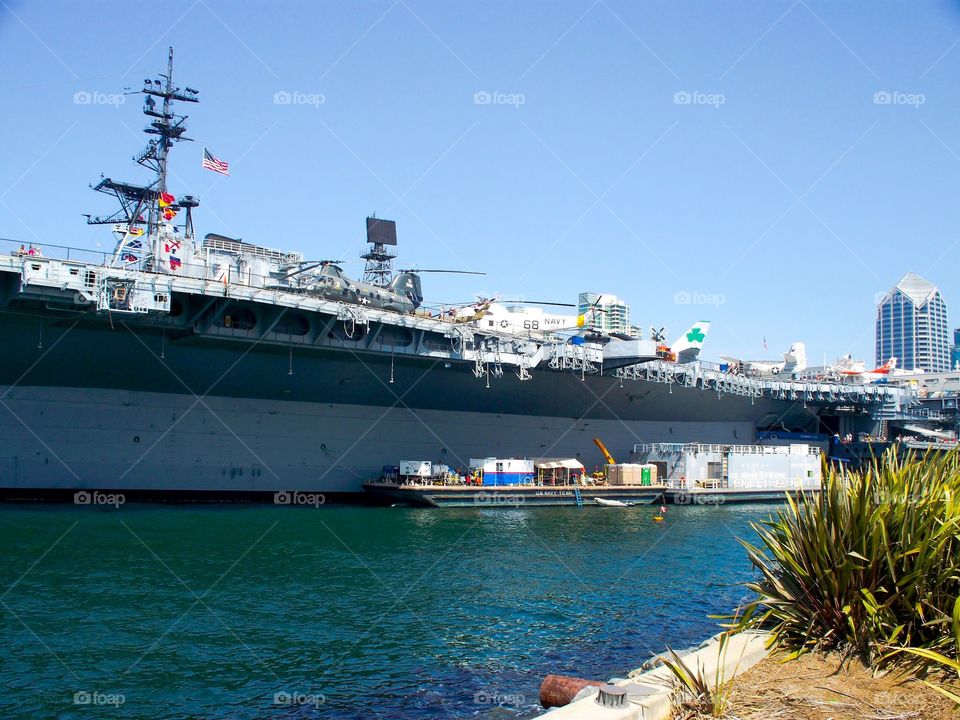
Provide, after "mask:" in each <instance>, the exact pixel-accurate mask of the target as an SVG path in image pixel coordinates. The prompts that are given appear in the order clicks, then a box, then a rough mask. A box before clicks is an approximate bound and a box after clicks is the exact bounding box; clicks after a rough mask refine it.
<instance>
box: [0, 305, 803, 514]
mask: <svg viewBox="0 0 960 720" xmlns="http://www.w3.org/2000/svg"><path fill="white" fill-rule="evenodd" d="M0 330H2V334H3V337H4V338H5V349H4V353H3V357H2V358H0V379H2V381H3V383H4V385H3V386H2V389H0V398H2V403H0V404H2V405H3V406H4V407H3V408H0V433H2V437H3V439H4V443H3V449H2V450H0V489H2V491H3V494H4V495H6V496H13V497H25V496H30V494H31V491H47V490H51V491H54V490H60V491H70V490H77V489H83V488H88V489H104V490H108V489H115V490H120V491H125V492H130V493H133V492H136V491H143V492H145V493H151V492H156V493H166V494H168V495H169V494H172V495H177V494H182V495H184V496H185V497H186V496H189V495H190V494H191V493H193V494H195V493H201V494H202V493H233V494H244V493H252V494H256V493H272V492H277V491H283V490H298V491H304V492H307V491H312V492H323V493H360V492H361V486H362V484H363V483H364V482H367V481H370V480H372V479H376V478H377V477H379V476H380V474H381V471H382V467H383V466H384V465H394V464H396V463H397V462H399V460H401V459H431V460H440V461H443V462H446V463H447V464H449V465H451V466H453V467H456V466H463V467H465V466H466V465H467V462H468V460H469V458H471V457H486V456H503V457H543V456H571V457H572V456H578V457H580V458H581V459H582V461H583V462H584V463H585V464H586V466H587V467H588V468H592V467H593V466H595V465H600V464H601V463H602V462H603V459H602V458H601V457H600V455H599V453H598V451H597V450H596V448H595V447H594V445H593V438H594V437H597V436H599V437H602V438H603V439H604V441H605V442H606V444H607V445H608V446H609V447H610V448H611V450H613V452H614V453H615V454H619V455H621V457H625V456H626V455H627V453H628V452H629V449H630V448H632V446H633V445H634V444H635V443H638V442H657V441H665V442H694V441H697V442H717V443H724V442H729V443H748V442H752V441H753V439H754V437H755V432H756V427H757V426H758V424H762V425H764V426H765V425H773V424H776V422H777V421H778V420H779V421H791V420H796V418H795V417H793V416H795V415H798V414H805V415H806V416H807V417H806V422H809V415H810V413H809V411H804V410H803V409H802V407H800V406H799V404H798V403H796V402H787V401H778V400H774V399H771V398H752V399H751V398H748V397H742V396H736V395H729V394H718V393H715V392H712V391H707V390H702V389H698V388H685V387H673V386H670V385H665V384H661V383H654V382H644V381H636V380H626V381H622V380H619V379H617V378H615V377H609V376H589V375H588V376H586V377H585V378H583V377H581V375H580V374H578V373H573V372H562V371H561V372H557V371H539V370H538V371H534V373H533V378H532V379H531V380H529V381H526V382H520V380H519V379H518V378H517V377H516V375H515V374H513V373H512V372H509V371H508V372H506V373H504V375H503V376H502V377H495V378H490V379H489V380H488V379H487V378H485V377H481V378H477V377H475V376H474V374H473V372H472V365H471V364H470V363H464V362H448V361H441V360H435V359H432V358H419V357H402V358H401V357H400V356H397V357H395V358H394V357H391V356H390V355H389V354H385V353H361V352H354V351H348V350H332V349H309V348H296V349H294V350H291V349H290V348H280V347H277V346H275V345H268V344H266V343H259V344H257V343H252V342H249V341H237V340H232V339H216V338H203V337H197V336H193V335H187V336H185V337H182V338H180V339H177V338H175V337H171V335H170V334H169V333H162V332H161V331H160V330H157V329H155V328H142V327H135V326H132V325H128V324H127V323H125V322H122V321H118V320H116V319H115V320H114V323H113V327H112V328H111V327H110V325H109V324H107V323H105V322H103V321H99V322H98V321H93V320H90V319H87V318H82V319H80V320H79V321H72V320H60V321H58V322H57V323H55V324H50V322H49V318H47V319H46V320H44V319H43V318H41V317H38V316H28V315H25V314H21V313H2V314H0ZM135 368H138V369H139V370H136V369H135ZM144 368H146V370H145V371H144ZM391 375H392V379H393V382H390V380H391ZM488 385H489V387H488Z"/></svg>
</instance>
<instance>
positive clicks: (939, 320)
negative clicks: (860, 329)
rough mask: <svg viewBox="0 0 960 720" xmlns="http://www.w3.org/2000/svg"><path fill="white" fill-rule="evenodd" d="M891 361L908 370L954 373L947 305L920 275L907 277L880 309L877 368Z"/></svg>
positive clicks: (885, 296) (878, 316)
mask: <svg viewBox="0 0 960 720" xmlns="http://www.w3.org/2000/svg"><path fill="white" fill-rule="evenodd" d="M891 357H895V358H897V360H898V364H897V366H898V367H901V368H904V369H906V370H926V371H927V372H944V371H947V370H949V369H950V339H949V331H948V329H947V304H946V303H945V302H944V301H943V297H942V296H941V295H940V291H939V290H938V289H937V288H936V286H935V285H933V284H932V283H931V282H929V281H928V280H924V279H923V278H922V277H920V276H919V275H917V274H916V273H912V272H908V273H907V274H906V275H904V276H903V278H901V280H900V282H898V283H897V284H896V286H895V287H894V288H892V289H891V290H890V292H888V293H887V294H886V295H884V297H883V300H881V301H880V304H879V305H877V358H876V359H877V367H879V366H880V365H882V364H883V363H885V362H886V361H887V360H889V359H890V358H891Z"/></svg>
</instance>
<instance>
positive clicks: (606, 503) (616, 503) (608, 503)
mask: <svg viewBox="0 0 960 720" xmlns="http://www.w3.org/2000/svg"><path fill="white" fill-rule="evenodd" d="M593 501H594V502H595V503H596V504H597V505H602V506H603V507H633V503H631V502H624V501H623V500H607V499H606V498H599V497H595V498H594V499H593Z"/></svg>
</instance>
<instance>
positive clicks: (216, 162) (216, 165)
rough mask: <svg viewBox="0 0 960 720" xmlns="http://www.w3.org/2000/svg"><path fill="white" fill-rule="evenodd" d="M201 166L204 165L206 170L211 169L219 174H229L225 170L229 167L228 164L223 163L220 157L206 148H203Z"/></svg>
mask: <svg viewBox="0 0 960 720" xmlns="http://www.w3.org/2000/svg"><path fill="white" fill-rule="evenodd" d="M201 166H202V167H205V168H206V169H207V170H213V171H214V172H218V173H220V174H221V175H229V174H230V173H229V172H227V170H228V169H229V167H230V166H229V164H228V163H225V162H224V161H223V160H221V159H220V158H218V157H215V156H214V155H213V153H211V152H210V151H209V150H207V149H206V148H204V149H203V162H202V163H201Z"/></svg>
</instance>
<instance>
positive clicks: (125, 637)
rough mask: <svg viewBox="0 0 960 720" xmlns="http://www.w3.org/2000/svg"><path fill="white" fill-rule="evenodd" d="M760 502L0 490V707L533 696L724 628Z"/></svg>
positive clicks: (188, 713) (359, 706) (298, 706)
mask: <svg viewBox="0 0 960 720" xmlns="http://www.w3.org/2000/svg"><path fill="white" fill-rule="evenodd" d="M771 511H772V510H771V508H770V507H764V506H741V507H719V508H718V507H692V508H671V509H670V511H669V513H668V517H667V520H666V522H664V523H655V522H653V521H652V517H651V516H652V514H653V513H652V511H651V509H650V508H645V509H637V508H630V509H626V510H624V509H608V508H584V509H583V510H577V509H575V508H541V509H509V508H508V509H496V510H472V509H464V510H456V509H443V510H419V509H400V508H382V509H377V508H361V507H333V506H328V507H320V508H316V509H315V508H290V507H274V506H227V507H159V506H148V505H142V506H136V505H126V506H123V507H121V508H120V509H119V510H115V509H98V508H89V507H83V508H76V507H72V506H70V507H66V506H25V507H16V506H7V507H0V593H2V595H0V683H2V688H0V717H3V718H14V717H36V718H41V717H59V718H103V717H107V718H109V717H124V718H161V717H179V718H184V717H189V718H231V719H245V718H311V717H331V718H333V717H336V718H378V717H382V718H391V719H396V718H410V719H418V718H468V717H481V718H514V717H516V718H522V717H531V716H533V715H535V714H536V712H537V691H538V688H539V684H540V681H541V679H542V678H543V676H544V675H546V674H548V673H565V674H574V675H580V676H586V677H595V678H601V679H606V678H609V677H613V676H622V675H623V674H624V673H626V672H627V671H628V670H630V669H632V668H634V667H637V666H638V665H639V664H640V663H641V662H642V661H643V660H645V659H646V658H647V657H649V656H650V655H651V654H653V653H656V652H660V651H662V650H663V649H664V648H665V646H666V645H667V644H670V645H671V646H673V647H676V648H680V647H685V646H689V645H691V644H694V643H697V642H699V641H700V640H702V639H703V638H705V637H706V636H708V635H710V634H713V633H714V632H716V624H715V621H713V620H711V619H709V618H708V617H707V616H708V615H710V614H714V613H721V612H727V611H729V610H730V609H731V608H733V607H735V606H736V604H737V602H738V600H739V599H740V598H741V597H743V596H744V591H743V589H742V588H740V587H737V586H736V585H735V583H737V582H739V581H743V580H744V579H746V578H748V577H749V576H750V570H749V565H748V562H747V559H746V555H745V553H744V551H743V550H742V548H741V547H740V546H739V545H738V543H737V541H736V538H735V536H740V537H752V536H753V533H752V531H751V530H750V527H749V521H751V520H759V519H762V518H765V517H768V516H769V515H770V513H771ZM78 693H79V694H78ZM84 693H85V694H84Z"/></svg>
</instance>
